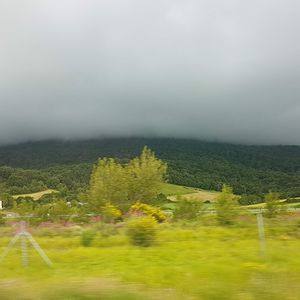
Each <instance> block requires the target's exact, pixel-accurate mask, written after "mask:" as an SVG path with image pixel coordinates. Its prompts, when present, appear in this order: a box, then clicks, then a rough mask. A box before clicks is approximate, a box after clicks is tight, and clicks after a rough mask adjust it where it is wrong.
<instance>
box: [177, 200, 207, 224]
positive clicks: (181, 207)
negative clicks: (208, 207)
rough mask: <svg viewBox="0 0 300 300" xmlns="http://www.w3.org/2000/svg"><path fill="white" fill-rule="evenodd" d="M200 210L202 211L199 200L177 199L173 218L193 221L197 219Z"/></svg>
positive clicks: (201, 204)
mask: <svg viewBox="0 0 300 300" xmlns="http://www.w3.org/2000/svg"><path fill="white" fill-rule="evenodd" d="M202 209H203V202H201V201H199V200H194V199H186V198H183V197H179V198H178V202H177V206H176V209H175V210H174V218H175V219H185V220H194V219H197V218H198V217H199V215H200V214H201V211H202Z"/></svg>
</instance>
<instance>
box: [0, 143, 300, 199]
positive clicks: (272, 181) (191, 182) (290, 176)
mask: <svg viewBox="0 0 300 300" xmlns="http://www.w3.org/2000/svg"><path fill="white" fill-rule="evenodd" d="M145 145H147V146H148V147H150V148H151V149H152V150H154V151H155V153H156V154H157V156H158V158H159V159H162V160H164V161H165V162H167V164H168V179H169V182H170V183H174V184H178V185H183V186H191V187H197V188H201V189H205V190H215V191H220V190H221V189H222V185H223V184H224V183H225V184H227V185H230V186H232V187H233V191H234V193H235V194H239V195H242V194H247V195H258V196H259V197H261V199H263V196H264V194H266V193H268V192H269V191H270V190H272V191H276V192H280V193H281V195H282V197H283V198H288V197H290V198H291V197H298V196H300V187H299V182H300V147H297V146H241V145H230V144H220V143H206V142H201V141H194V140H178V139H142V138H132V139H105V140H89V141H74V142H71V141H69V142H61V141H48V142H37V143H26V144H21V145H14V146H7V147H2V148H0V165H2V166H3V167H0V191H1V192H2V193H3V192H8V193H9V194H11V195H13V194H24V193H32V192H39V191H42V190H45V189H46V188H51V189H56V190H59V191H60V192H66V191H67V192H68V193H69V194H72V195H69V198H72V197H74V195H76V194H77V192H79V191H84V190H85V189H86V188H87V187H88V185H89V179H90V175H91V172H92V165H93V163H95V162H96V161H97V159H98V158H99V157H101V158H104V157H113V158H115V159H117V161H118V162H120V163H127V162H128V161H129V160H130V159H132V158H133V157H136V156H137V155H138V154H139V153H140V152H141V150H142V149H143V147H144V146H145ZM5 165H6V166H9V167H4V166H5ZM20 168H24V169H26V170H23V169H20ZM138 200H141V199H138Z"/></svg>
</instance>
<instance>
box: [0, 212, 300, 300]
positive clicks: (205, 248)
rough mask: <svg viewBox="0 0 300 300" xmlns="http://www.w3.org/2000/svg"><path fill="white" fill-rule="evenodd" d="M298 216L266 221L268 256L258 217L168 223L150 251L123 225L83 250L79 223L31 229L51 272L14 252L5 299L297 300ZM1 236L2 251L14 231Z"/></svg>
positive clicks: (6, 269) (3, 283)
mask: <svg viewBox="0 0 300 300" xmlns="http://www.w3.org/2000/svg"><path fill="white" fill-rule="evenodd" d="M299 218H300V217H299V215H294V216H293V217H288V218H287V219H286V220H281V221H278V222H277V223H276V222H273V221H266V236H267V252H266V257H265V258H264V257H262V256H261V255H260V248H259V241H258V238H257V228H256V223H255V217H253V216H247V217H246V218H245V219H243V218H241V221H240V223H239V224H238V225H237V226H235V227H227V228H224V227H219V226H216V225H215V224H214V223H213V222H211V220H206V222H208V221H209V223H207V224H204V223H203V224H202V223H191V222H189V223H187V224H184V223H175V224H163V225H160V226H161V228H160V231H159V235H158V240H157V243H156V245H154V246H153V247H149V248H139V247H136V246H131V245H130V244H129V242H128V240H127V238H126V236H125V235H124V230H123V228H122V226H121V227H120V226H119V227H118V230H117V232H115V234H113V235H104V234H103V232H102V231H101V230H100V229H99V231H98V234H97V237H96V239H95V241H94V243H93V244H92V246H91V247H86V248H85V247H82V246H81V243H80V232H81V230H82V229H81V228H80V227H78V226H76V227H72V228H63V227H62V228H58V227H57V226H56V227H54V228H51V227H49V228H39V229H32V230H31V231H32V233H33V235H34V236H35V237H36V240H37V241H38V242H39V243H40V245H41V246H42V247H43V249H44V250H45V252H46V253H47V254H48V255H49V257H50V258H51V259H52V261H53V263H54V267H53V268H52V269H49V268H48V267H47V266H45V265H44V264H43V263H42V261H41V259H40V258H39V257H38V255H37V254H36V253H34V252H33V251H30V266H29V267H28V268H27V269H22V267H21V266H20V251H19V250H18V248H16V249H15V250H13V251H12V253H10V255H9V256H8V257H7V259H6V260H5V261H4V262H3V263H2V264H1V265H0V272H1V279H0V299H1V300H2V299H5V300H6V299H7V300H8V299H53V300H54V299H77V300H79V299H120V300H121V299H124V300H126V299H207V300H222V299H224V300H231V299H232V300H256V299H263V300H264V299H266V300H283V299H291V300H292V299H293V300H296V299H300V285H299V281H300V260H299V255H298V254H299V249H300V239H299V237H300V227H299V226H298V225H299ZM297 222H298V223H297ZM297 224H298V225H297ZM0 232H1V238H0V253H1V251H2V250H3V249H4V247H5V246H6V245H7V243H8V241H9V239H10V236H11V235H12V234H13V229H12V228H11V227H7V228H6V227H2V228H0ZM13 293H14V294H13ZM12 295H14V296H13V297H14V298H12Z"/></svg>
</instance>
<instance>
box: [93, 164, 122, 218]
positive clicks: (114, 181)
mask: <svg viewBox="0 0 300 300" xmlns="http://www.w3.org/2000/svg"><path fill="white" fill-rule="evenodd" d="M127 199H128V178H127V174H126V170H125V168H124V167H123V166H121V165H120V164H118V163H116V161H115V160H114V159H107V158H104V159H101V160H99V162H98V164H97V166H96V167H95V168H94V170H93V173H92V176H91V181H90V192H89V204H90V205H89V206H90V207H91V208H92V209H93V211H96V212H100V211H101V210H102V208H103V207H104V206H105V205H106V204H112V205H120V206H122V207H124V206H126V204H127V202H128V201H127Z"/></svg>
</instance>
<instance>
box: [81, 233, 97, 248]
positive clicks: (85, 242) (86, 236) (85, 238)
mask: <svg viewBox="0 0 300 300" xmlns="http://www.w3.org/2000/svg"><path fill="white" fill-rule="evenodd" d="M95 236H96V232H95V231H94V230H91V229H88V230H85V231H83V232H82V234H81V245H82V246H84V247H89V246H91V244H92V242H93V241H94V239H95Z"/></svg>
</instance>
